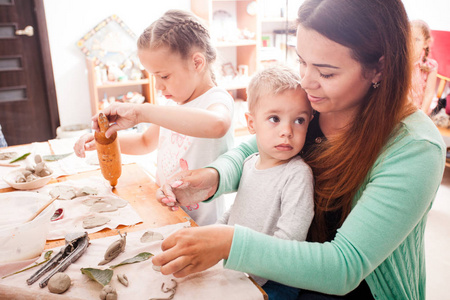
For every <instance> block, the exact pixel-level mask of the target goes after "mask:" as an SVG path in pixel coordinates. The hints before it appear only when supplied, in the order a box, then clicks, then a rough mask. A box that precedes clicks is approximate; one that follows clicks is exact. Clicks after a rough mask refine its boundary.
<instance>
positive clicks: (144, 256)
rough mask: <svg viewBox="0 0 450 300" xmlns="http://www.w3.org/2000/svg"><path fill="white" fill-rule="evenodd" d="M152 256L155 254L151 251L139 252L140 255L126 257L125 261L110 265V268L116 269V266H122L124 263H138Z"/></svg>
mask: <svg viewBox="0 0 450 300" xmlns="http://www.w3.org/2000/svg"><path fill="white" fill-rule="evenodd" d="M152 256H153V254H151V253H150V252H142V253H139V254H138V255H136V256H135V257H132V258H129V259H126V260H124V261H123V262H121V263H120V264H117V265H113V266H110V267H109V268H110V269H114V268H117V267H120V266H123V265H129V264H134V263H138V262H141V261H146V260H147V259H149V258H150V257H152Z"/></svg>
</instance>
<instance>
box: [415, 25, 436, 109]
mask: <svg viewBox="0 0 450 300" xmlns="http://www.w3.org/2000/svg"><path fill="white" fill-rule="evenodd" d="M411 33H412V39H413V44H414V49H413V61H414V62H415V63H414V68H413V73H412V78H411V80H412V85H411V93H410V98H411V100H412V101H413V103H414V104H415V105H416V106H417V108H419V109H421V110H422V111H423V112H424V113H426V114H428V115H429V114H430V113H431V109H430V106H431V101H432V100H433V97H434V92H435V88H436V78H437V68H438V64H437V62H436V61H435V60H434V59H431V58H429V57H428V54H429V53H430V44H431V41H432V39H431V31H430V28H429V27H428V25H427V23H425V22H424V21H422V20H414V21H411Z"/></svg>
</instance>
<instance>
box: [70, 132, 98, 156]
mask: <svg viewBox="0 0 450 300" xmlns="http://www.w3.org/2000/svg"><path fill="white" fill-rule="evenodd" d="M95 149H96V147H95V140H94V134H93V133H86V134H83V135H82V136H81V137H80V138H79V139H78V141H76V142H75V145H74V146H73V151H74V152H75V154H76V155H77V156H78V157H81V158H84V157H86V153H85V151H92V150H95Z"/></svg>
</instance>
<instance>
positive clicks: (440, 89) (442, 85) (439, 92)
mask: <svg viewBox="0 0 450 300" xmlns="http://www.w3.org/2000/svg"><path fill="white" fill-rule="evenodd" d="M437 78H438V81H439V85H438V89H437V93H436V96H437V98H438V99H441V96H442V93H443V92H444V89H445V86H446V85H447V83H448V82H450V78H448V77H445V76H444V75H441V74H437Z"/></svg>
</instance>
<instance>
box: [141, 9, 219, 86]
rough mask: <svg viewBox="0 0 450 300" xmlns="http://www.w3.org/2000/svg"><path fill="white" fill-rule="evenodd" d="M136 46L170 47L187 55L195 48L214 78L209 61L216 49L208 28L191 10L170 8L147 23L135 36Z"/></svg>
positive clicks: (149, 47) (212, 58)
mask: <svg viewBox="0 0 450 300" xmlns="http://www.w3.org/2000/svg"><path fill="white" fill-rule="evenodd" d="M137 46H138V48H139V49H158V48H161V47H167V48H169V49H170V50H171V51H172V52H173V53H178V54H179V55H180V56H181V57H182V58H183V59H187V58H188V57H189V55H191V54H192V53H193V52H194V51H200V52H202V53H203V55H204V56H205V58H206V62H207V64H208V66H209V71H210V73H211V78H212V79H213V81H214V82H215V76H214V73H213V71H212V64H213V63H214V61H215V60H216V56H217V54H216V49H215V48H214V47H213V46H212V43H211V39H210V35H209V32H208V29H207V28H206V26H205V25H203V24H202V22H201V21H200V20H199V19H198V18H197V17H196V16H195V15H194V14H192V13H190V12H188V11H183V10H176V9H172V10H169V11H167V12H166V13H165V14H164V15H163V16H162V17H160V18H159V19H158V20H156V21H155V22H153V23H152V24H151V25H150V26H149V27H147V28H146V29H145V30H144V32H143V33H142V34H141V36H140V37H139V39H138V42H137Z"/></svg>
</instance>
